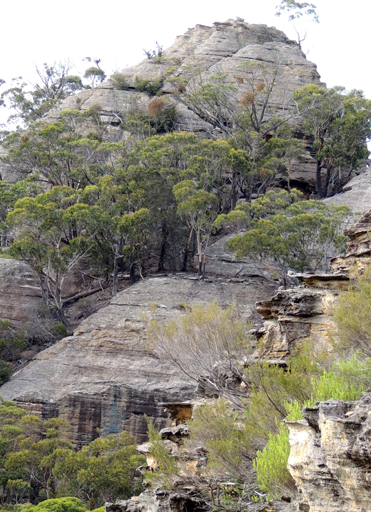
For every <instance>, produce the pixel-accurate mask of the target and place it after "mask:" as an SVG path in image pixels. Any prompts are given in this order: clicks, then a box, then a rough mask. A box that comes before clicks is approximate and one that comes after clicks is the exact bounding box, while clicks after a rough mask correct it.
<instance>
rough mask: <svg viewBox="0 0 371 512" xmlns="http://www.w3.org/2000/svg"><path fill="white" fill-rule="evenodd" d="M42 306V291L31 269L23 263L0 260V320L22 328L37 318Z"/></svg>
mask: <svg viewBox="0 0 371 512" xmlns="http://www.w3.org/2000/svg"><path fill="white" fill-rule="evenodd" d="M41 306H42V293H41V289H40V286H39V285H38V283H37V281H36V280H35V278H34V276H33V272H32V269H31V267H29V266H28V265H27V264H26V263H23V262H22V261H17V260H14V259H10V258H9V259H8V258H0V318H1V319H4V320H5V319H6V320H10V322H11V323H12V325H13V326H14V327H15V328H20V327H22V325H24V324H25V323H26V322H29V321H30V320H34V319H35V318H36V316H37V312H38V311H39V309H40V307H41Z"/></svg>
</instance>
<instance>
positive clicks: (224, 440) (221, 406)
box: [190, 398, 255, 482]
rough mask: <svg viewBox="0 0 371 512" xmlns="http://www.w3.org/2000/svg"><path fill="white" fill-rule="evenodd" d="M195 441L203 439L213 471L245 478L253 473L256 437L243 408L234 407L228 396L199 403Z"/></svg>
mask: <svg viewBox="0 0 371 512" xmlns="http://www.w3.org/2000/svg"><path fill="white" fill-rule="evenodd" d="M190 427H191V436H192V442H193V443H202V445H204V446H205V448H206V449H207V452H208V456H207V457H208V468H209V470H211V471H212V472H215V473H216V474H217V475H218V474H221V473H222V474H223V472H226V473H227V475H228V477H229V478H232V479H233V480H235V481H238V482H243V481H245V480H246V479H247V478H249V477H251V469H250V465H251V459H252V457H253V456H254V455H255V451H254V447H253V441H252V438H251V436H250V435H249V431H248V429H246V427H245V422H244V418H243V415H242V416H241V412H238V411H235V410H233V409H232V408H231V407H230V405H229V404H228V402H226V400H225V399H223V398H219V399H218V400H216V401H214V402H213V403H212V404H207V405H204V406H202V407H198V408H197V409H196V410H195V412H194V415H193V419H192V422H191V424H190Z"/></svg>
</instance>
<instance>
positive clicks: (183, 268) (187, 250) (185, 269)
mask: <svg viewBox="0 0 371 512" xmlns="http://www.w3.org/2000/svg"><path fill="white" fill-rule="evenodd" d="M192 235H193V228H190V231H189V235H188V240H187V243H186V246H185V250H184V258H183V267H182V272H187V263H188V255H189V246H190V245H191V241H192Z"/></svg>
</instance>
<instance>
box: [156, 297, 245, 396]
mask: <svg viewBox="0 0 371 512" xmlns="http://www.w3.org/2000/svg"><path fill="white" fill-rule="evenodd" d="M249 328H250V326H249V325H248V324H247V323H246V321H244V320H243V319H242V318H241V316H240V315H239V313H238V311H237V310H236V307H235V305H234V304H232V306H230V307H229V308H226V309H223V308H222V307H221V306H219V304H218V303H217V302H212V303H211V304H210V305H209V306H207V307H203V306H201V305H195V306H193V307H192V309H190V310H189V309H188V310H187V312H186V314H184V315H182V316H181V317H180V318H179V319H177V320H176V321H172V322H169V323H168V325H166V326H164V325H162V324H160V323H159V322H157V321H153V322H151V324H150V328H149V336H150V340H151V342H152V344H153V345H154V347H155V348H156V349H157V350H158V351H159V352H160V353H161V355H162V356H163V357H164V358H166V359H167V360H169V361H170V362H172V363H173V364H175V365H176V366H177V367H178V368H179V369H180V370H181V371H183V372H184V373H185V374H186V375H187V376H188V377H190V378H191V379H193V380H195V381H199V379H200V378H201V379H202V380H203V382H204V385H205V387H206V389H207V392H208V393H210V394H215V395H217V396H218V395H219V394H222V395H226V396H227V397H228V398H229V399H230V400H232V401H234V402H235V403H236V404H239V403H240V397H241V395H244V392H241V391H240V390H239V387H238V386H234V385H233V381H234V379H235V380H236V382H238V381H243V380H244V376H243V370H242V368H241V367H240V365H241V361H243V359H244V357H246V356H247V355H248V354H249V352H250V351H251V344H252V339H251V336H250V335H249V333H248V330H249ZM227 375H229V378H230V379H231V381H232V382H231V386H230V387H229V386H228V377H227Z"/></svg>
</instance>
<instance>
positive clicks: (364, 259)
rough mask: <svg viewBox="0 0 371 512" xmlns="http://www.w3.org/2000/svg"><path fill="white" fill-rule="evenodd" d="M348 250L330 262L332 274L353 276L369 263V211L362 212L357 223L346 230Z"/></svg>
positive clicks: (370, 239)
mask: <svg viewBox="0 0 371 512" xmlns="http://www.w3.org/2000/svg"><path fill="white" fill-rule="evenodd" d="M344 234H345V235H347V236H348V238H349V241H348V249H347V252H346V254H345V255H344V256H341V257H338V258H334V259H333V260H332V261H331V270H332V272H333V273H334V274H339V273H347V274H348V275H350V276H355V275H357V273H359V272H363V271H364V270H365V268H366V267H367V266H368V265H369V264H370V263H371V210H368V211H366V212H364V214H363V215H362V217H361V218H360V219H359V221H358V222H357V223H356V224H354V226H351V227H349V228H347V229H346V230H345V231H344Z"/></svg>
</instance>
